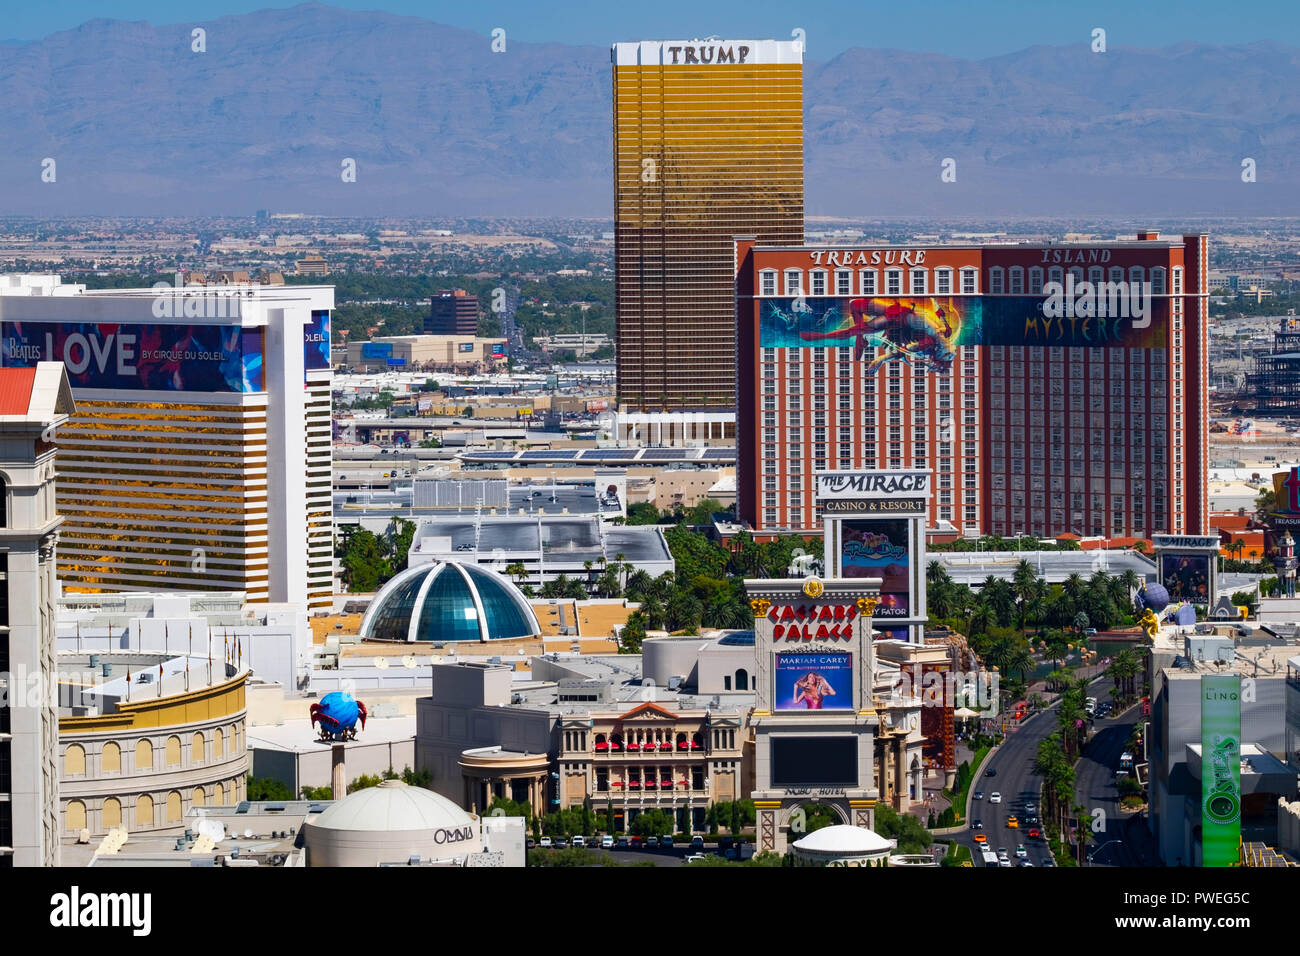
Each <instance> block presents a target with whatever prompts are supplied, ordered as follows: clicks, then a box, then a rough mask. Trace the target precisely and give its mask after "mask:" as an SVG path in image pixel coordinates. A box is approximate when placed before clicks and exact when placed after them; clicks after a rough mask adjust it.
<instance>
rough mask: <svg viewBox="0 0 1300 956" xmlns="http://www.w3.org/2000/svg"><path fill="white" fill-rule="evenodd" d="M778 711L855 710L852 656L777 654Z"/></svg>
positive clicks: (776, 695) (775, 697)
mask: <svg viewBox="0 0 1300 956" xmlns="http://www.w3.org/2000/svg"><path fill="white" fill-rule="evenodd" d="M774 679H775V681H776V692H775V693H774V694H773V695H772V698H773V700H775V701H776V709H777V710H852V709H853V655H852V654H833V653H829V654H828V653H790V654H777V655H776V676H775V678H774Z"/></svg>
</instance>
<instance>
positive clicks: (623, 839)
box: [618, 837, 629, 849]
mask: <svg viewBox="0 0 1300 956" xmlns="http://www.w3.org/2000/svg"><path fill="white" fill-rule="evenodd" d="M618 845H619V846H620V847H622V848H624V849H626V848H627V847H628V846H629V844H628V842H627V837H619V838H618Z"/></svg>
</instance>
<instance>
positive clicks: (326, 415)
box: [306, 371, 334, 612]
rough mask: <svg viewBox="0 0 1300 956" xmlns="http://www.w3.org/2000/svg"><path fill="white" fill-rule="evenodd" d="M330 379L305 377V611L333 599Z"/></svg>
mask: <svg viewBox="0 0 1300 956" xmlns="http://www.w3.org/2000/svg"><path fill="white" fill-rule="evenodd" d="M330 401H331V377H330V373H329V372H328V371H327V372H325V373H323V374H320V375H313V374H312V373H308V381H307V397H306V406H307V407H306V412H307V414H306V420H307V610H308V612H310V611H313V610H316V609H325V610H328V609H329V608H330V607H331V606H332V605H333V599H334V499H333V487H332V482H333V477H334V476H333V464H334V432H333V427H334V423H333V419H332V417H331V416H332V411H331V405H330Z"/></svg>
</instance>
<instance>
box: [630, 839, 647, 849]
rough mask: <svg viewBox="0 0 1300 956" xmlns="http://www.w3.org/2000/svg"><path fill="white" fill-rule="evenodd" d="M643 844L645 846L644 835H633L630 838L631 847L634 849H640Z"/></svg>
mask: <svg viewBox="0 0 1300 956" xmlns="http://www.w3.org/2000/svg"><path fill="white" fill-rule="evenodd" d="M643 846H645V838H644V837H639V836H634V837H633V838H632V849H634V850H639V849H641V848H642V847H643Z"/></svg>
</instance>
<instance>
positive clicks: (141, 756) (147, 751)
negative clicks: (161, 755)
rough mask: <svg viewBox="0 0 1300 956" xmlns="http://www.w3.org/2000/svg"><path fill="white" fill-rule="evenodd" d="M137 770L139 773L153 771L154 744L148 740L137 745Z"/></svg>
mask: <svg viewBox="0 0 1300 956" xmlns="http://www.w3.org/2000/svg"><path fill="white" fill-rule="evenodd" d="M135 769H136V772H137V773H138V772H139V771H141V770H152V769H153V744H152V743H150V742H149V741H147V740H141V741H140V742H139V743H137V744H136V745H135Z"/></svg>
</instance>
